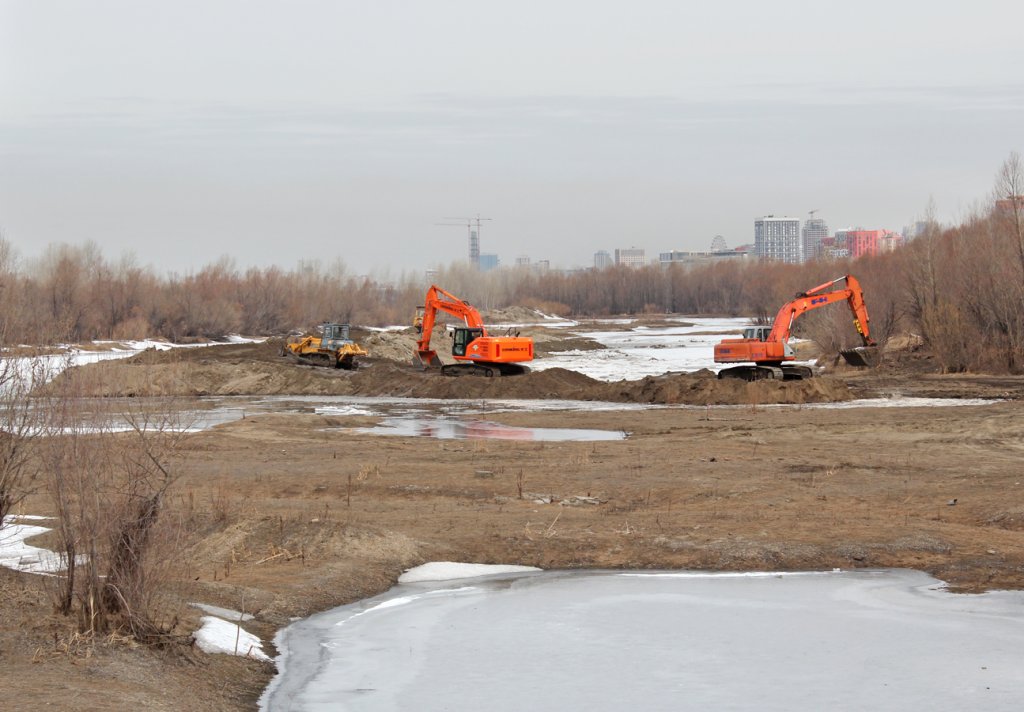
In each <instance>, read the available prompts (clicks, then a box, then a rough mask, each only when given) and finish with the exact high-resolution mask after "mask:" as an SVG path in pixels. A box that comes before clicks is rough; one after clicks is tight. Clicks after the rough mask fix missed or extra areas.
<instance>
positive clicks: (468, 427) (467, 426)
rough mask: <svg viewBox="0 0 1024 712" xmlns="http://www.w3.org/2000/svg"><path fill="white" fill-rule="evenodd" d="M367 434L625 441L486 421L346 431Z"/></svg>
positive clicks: (387, 423) (412, 421)
mask: <svg viewBox="0 0 1024 712" xmlns="http://www.w3.org/2000/svg"><path fill="white" fill-rule="evenodd" d="M348 430H351V431H352V432H357V433H369V434H370V435H400V436H405V437H425V438H437V439H438V440H481V439H483V440H544V441H552V442H553V441H563V442H564V441H580V440H583V441H597V440H625V439H626V433H625V432H623V431H621V430H587V429H582V428H520V427H514V426H511V425H503V424H502V423H493V422H490V421H487V420H453V419H450V418H429V417H411V416H410V417H404V418H385V419H384V420H383V421H381V423H380V424H379V425H376V426H374V427H372V428H348Z"/></svg>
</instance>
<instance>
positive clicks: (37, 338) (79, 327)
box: [0, 154, 1024, 372]
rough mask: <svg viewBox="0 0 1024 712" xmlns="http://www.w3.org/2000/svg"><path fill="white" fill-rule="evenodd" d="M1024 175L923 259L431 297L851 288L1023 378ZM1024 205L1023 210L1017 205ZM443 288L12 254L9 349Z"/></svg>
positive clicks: (383, 309)
mask: <svg viewBox="0 0 1024 712" xmlns="http://www.w3.org/2000/svg"><path fill="white" fill-rule="evenodd" d="M1021 195H1024V167H1022V166H1021V161H1020V158H1019V156H1017V155H1016V154H1012V155H1011V156H1010V158H1009V159H1008V160H1007V161H1006V162H1005V163H1004V165H1003V166H1002V169H1001V171H1000V173H999V175H998V177H997V182H996V191H995V195H994V197H993V199H992V200H991V201H989V203H988V207H986V208H985V209H982V210H979V211H977V213H976V214H975V215H972V216H971V217H969V218H967V219H966V220H964V221H963V222H962V223H961V224H960V225H956V226H952V227H945V228H943V227H940V226H938V225H937V224H936V223H935V222H934V221H933V220H926V224H927V225H928V226H929V227H928V229H927V230H926V231H925V234H923V235H921V236H919V237H918V238H917V239H915V240H914V241H913V242H911V243H910V244H909V245H908V246H906V247H904V248H901V249H899V250H897V251H895V252H893V253H889V254H886V255H882V256H878V257H868V258H861V259H858V260H856V261H852V262H850V261H847V262H811V263H807V264H803V265H784V264H779V263H757V262H751V261H743V262H739V261H737V262H730V263H720V264H712V265H707V266H700V267H695V268H693V269H684V268H681V267H679V266H672V267H668V268H663V267H660V266H649V267H645V268H641V269H632V268H626V267H612V268H609V269H605V270H601V271H593V270H591V271H583V272H578V273H571V274H566V273H561V272H535V271H531V270H529V269H525V268H515V269H500V270H495V271H492V272H487V273H478V272H475V271H473V270H471V269H469V268H468V267H466V266H464V265H453V266H450V267H448V268H441V269H439V270H438V272H437V275H436V276H435V277H433V278H432V280H431V281H434V282H436V283H437V284H439V285H440V286H442V287H444V288H445V289H447V290H448V291H450V292H453V293H455V294H457V295H458V296H460V297H462V298H463V299H466V300H467V301H470V302H472V303H473V304H475V305H476V306H477V307H479V308H480V309H481V310H487V309H494V308H500V307H505V306H511V305H522V306H529V307H535V308H538V309H541V310H543V311H546V312H551V313H557V314H560V315H562V316H570V317H584V316H607V315H613V314H641V313H648V314H654V313H674V314H693V315H698V314H703V315H726V316H755V317H759V318H762V319H770V318H771V317H772V316H773V315H774V314H775V311H776V310H777V309H778V308H779V306H781V305H782V304H783V303H784V302H785V301H786V300H788V299H790V298H792V296H793V295H794V294H795V293H797V292H799V291H803V290H806V289H808V288H810V287H813V286H815V285H817V284H820V283H822V282H825V281H828V280H829V279H832V278H835V277H838V276H841V275H843V274H846V273H848V272H852V273H853V274H855V275H856V276H857V278H858V279H859V280H860V281H861V283H862V284H863V286H864V288H865V292H866V295H867V303H868V309H869V312H870V314H871V328H872V332H873V335H875V337H876V338H877V339H879V340H880V341H884V340H886V339H887V338H889V337H890V336H892V335H894V334H897V333H904V334H906V333H909V334H915V335H917V336H919V337H920V339H921V340H922V341H923V343H924V344H926V345H927V346H928V347H929V348H930V350H931V351H932V352H933V353H934V355H935V357H936V359H937V361H938V363H939V365H940V368H942V369H943V370H946V371H967V370H986V371H995V372H1019V371H1022V370H1024V198H1021V197H1020V196H1021ZM1014 196H1016V197H1014ZM427 286H428V282H427V281H426V279H425V278H424V277H422V276H419V275H417V276H403V277H401V278H399V279H397V280H391V281H388V282H386V283H385V282H384V281H380V280H375V279H371V278H367V277H357V276H353V275H350V274H347V273H346V271H345V269H344V267H343V266H342V265H337V266H334V267H324V266H321V265H316V264H303V265H300V266H299V267H297V268H295V269H291V270H285V269H281V268H279V267H268V268H252V269H247V270H244V271H243V270H239V269H237V268H235V267H234V266H233V264H232V262H231V261H230V259H228V258H222V259H221V260H219V261H217V262H216V263H214V264H211V265H209V266H207V267H204V268H203V269H201V270H199V271H198V272H197V273H195V274H189V275H185V276H180V275H169V276H159V275H157V274H155V273H154V272H153V270H152V269H148V268H143V267H139V266H138V265H137V264H136V263H135V262H134V260H132V259H131V258H122V259H120V260H119V261H115V262H111V261H109V260H108V259H106V258H105V257H104V256H103V255H102V253H101V251H100V250H99V248H98V247H96V246H95V245H94V244H87V245H85V246H81V247H79V246H69V245H55V246H51V247H50V248H49V249H48V250H47V251H46V253H45V255H44V256H43V257H42V258H41V259H39V260H37V261H36V262H34V263H32V264H26V265H21V264H19V262H18V260H17V258H16V255H15V254H14V252H13V250H12V248H11V246H10V244H9V243H7V242H6V241H4V240H2V239H0V338H2V340H3V342H4V343H5V344H8V345H10V344H19V343H21V344H52V343H54V342H56V341H84V340H91V339H140V338H143V337H164V338H167V339H171V340H174V341H183V340H189V339H195V338H210V337H218V336H223V335H225V334H230V333H243V334H249V335H274V334H284V333H287V332H289V331H291V330H306V329H309V328H311V327H312V326H314V325H316V324H318V323H321V322H323V321H327V320H340V321H349V322H352V323H355V324H364V325H371V326H372V325H378V326H381V325H386V324H405V323H409V322H410V321H411V318H412V314H413V311H414V309H415V307H416V306H417V305H418V304H420V303H421V302H422V299H423V294H424V292H425V289H426V287H427ZM825 311H827V312H829V313H828V314H820V313H815V314H812V315H808V317H806V318H805V319H802V320H801V322H800V323H799V326H800V328H801V329H802V331H803V334H804V335H805V336H809V337H810V338H814V339H815V340H817V341H819V342H820V343H821V345H822V346H824V347H826V348H836V347H839V346H842V345H848V344H850V343H851V342H852V341H855V338H856V334H855V333H854V332H853V331H852V330H851V329H850V328H849V327H848V324H849V322H850V319H849V315H848V313H846V312H845V311H844V310H843V309H841V308H838V307H833V308H832V309H831V310H825Z"/></svg>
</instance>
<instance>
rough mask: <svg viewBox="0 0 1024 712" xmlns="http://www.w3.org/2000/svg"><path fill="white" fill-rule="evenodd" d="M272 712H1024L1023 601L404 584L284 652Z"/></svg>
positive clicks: (558, 579) (775, 587)
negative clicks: (1023, 703)
mask: <svg viewBox="0 0 1024 712" xmlns="http://www.w3.org/2000/svg"><path fill="white" fill-rule="evenodd" d="M276 642H277V646H278V649H279V650H281V651H282V654H281V656H280V657H279V660H278V663H279V671H280V672H279V676H278V677H277V678H275V680H274V681H273V682H272V684H271V686H270V687H269V688H268V689H267V691H266V692H265V693H264V696H263V699H262V700H261V709H263V710H270V711H273V712H280V711H285V710H287V711H298V710H302V711H305V712H326V711H327V710H377V711H380V710H488V712H504V711H508V712H513V711H515V712H518V711H520V710H531V711H535V710H551V711H555V710H557V711H559V712H562V711H564V710H586V711H587V712H595V711H596V712H601V711H605V710H608V711H611V710H627V709H633V710H666V711H667V710H787V711H789V710H900V711H903V710H930V711H931V710H970V709H984V710H1011V709H1012V710H1016V709H1019V708H1020V703H1021V700H1024V666H1022V665H1021V657H1020V656H1021V650H1024V594H1022V593H1021V592H995V593H988V594H984V595H953V594H950V593H947V592H945V591H944V590H943V589H942V586H941V584H940V582H938V581H936V580H935V579H933V578H931V577H929V576H927V575H925V574H922V573H918V572H913V571H902V570H901V571H892V570H890V571H874V572H865V571H859V572H841V573H804V574H798V573H797V574H711V573H663V574H650V573H625V574H624V573H610V572H605V573H600V572H599V573H567V572H548V573H541V574H525V575H522V574H520V575H500V576H495V577H487V578H483V579H462V580H458V581H449V582H445V583H419V584H402V585H399V586H396V587H395V588H394V589H392V590H391V591H389V592H387V593H385V594H383V595H381V596H378V597H376V598H373V599H369V600H366V601H362V602H359V603H356V604H353V605H350V606H343V607H341V608H337V609H334V610H331V611H327V612H325V613H322V614H319V615H315V616H312V617H310V618H308V619H305V620H302V621H299V622H297V623H295V624H293V625H291V626H289V627H288V628H286V629H285V630H284V631H282V632H281V633H280V634H279V635H278V638H277V641H276Z"/></svg>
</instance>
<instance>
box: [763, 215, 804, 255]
mask: <svg viewBox="0 0 1024 712" xmlns="http://www.w3.org/2000/svg"><path fill="white" fill-rule="evenodd" d="M754 252H755V254H757V256H758V257H759V258H760V259H762V260H775V261H778V262H788V263H790V264H799V263H801V262H803V261H804V245H803V240H801V239H800V219H799V218H777V217H775V216H774V215H767V216H765V217H763V218H758V219H757V220H755V221H754Z"/></svg>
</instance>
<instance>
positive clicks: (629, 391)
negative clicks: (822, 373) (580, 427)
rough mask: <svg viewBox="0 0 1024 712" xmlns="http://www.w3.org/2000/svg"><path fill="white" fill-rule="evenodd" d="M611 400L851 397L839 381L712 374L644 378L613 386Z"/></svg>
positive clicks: (744, 401) (741, 401) (748, 401)
mask: <svg viewBox="0 0 1024 712" xmlns="http://www.w3.org/2000/svg"><path fill="white" fill-rule="evenodd" d="M612 388H614V389H615V393H614V397H608V398H606V399H605V400H614V401H628V402H636V403H663V404H676V403H678V404H686V405H760V404H768V403H792V404H799V403H832V402H837V401H847V400H851V399H852V398H853V396H852V394H851V393H850V390H849V389H848V388H847V387H846V384H845V383H843V382H842V381H840V380H838V379H835V378H830V377H822V378H812V379H809V380H806V381H755V382H752V383H748V382H747V381H742V380H739V379H734V378H726V379H722V380H719V379H718V377H717V376H716V375H715V374H714V373H712V372H711V371H707V370H705V371H698V372H696V373H675V374H665V375H663V376H647V377H646V378H643V379H641V380H639V381H620V382H619V383H618V384H612Z"/></svg>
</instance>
